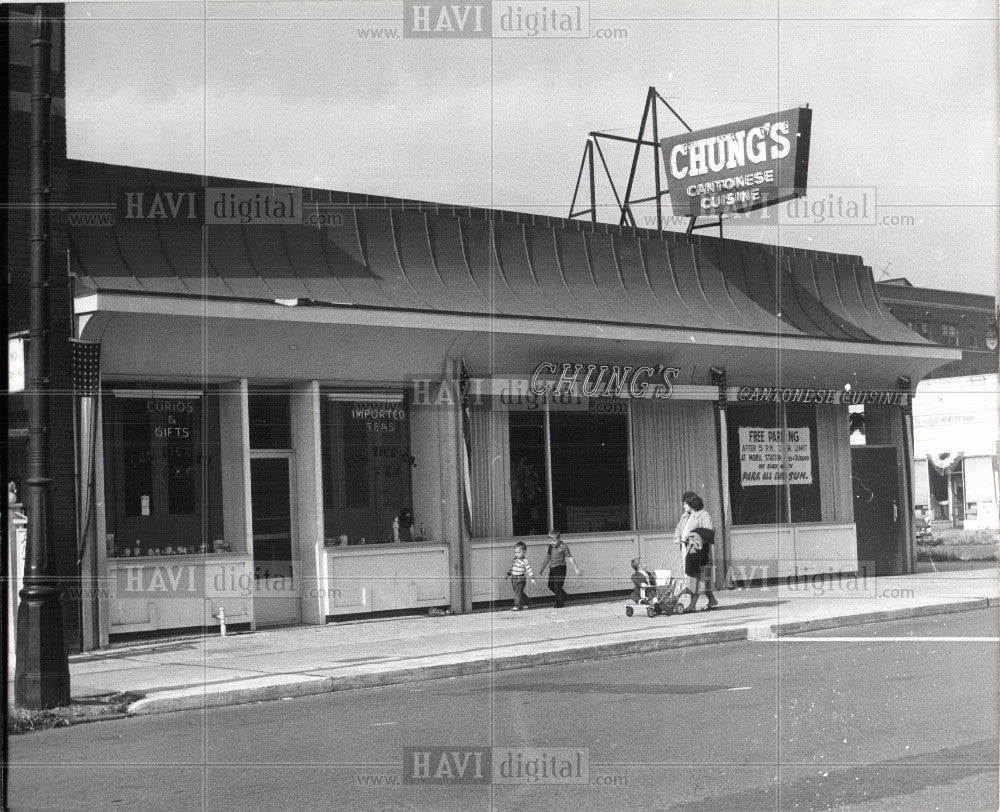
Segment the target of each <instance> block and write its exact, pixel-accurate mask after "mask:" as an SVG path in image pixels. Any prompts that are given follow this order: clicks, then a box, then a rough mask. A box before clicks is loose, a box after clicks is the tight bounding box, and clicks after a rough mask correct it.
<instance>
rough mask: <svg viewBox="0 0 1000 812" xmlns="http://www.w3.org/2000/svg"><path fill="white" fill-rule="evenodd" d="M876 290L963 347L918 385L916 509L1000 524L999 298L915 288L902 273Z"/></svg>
mask: <svg viewBox="0 0 1000 812" xmlns="http://www.w3.org/2000/svg"><path fill="white" fill-rule="evenodd" d="M878 289H879V295H880V296H881V298H882V301H883V302H884V303H885V304H886V306H887V307H888V308H889V309H890V310H891V311H892V312H893V313H894V314H895V316H896V317H897V318H898V319H900V320H902V321H905V322H906V324H907V325H908V326H909V327H910V328H911V329H912V330H914V331H916V332H918V333H920V334H921V335H922V336H925V337H926V338H929V339H930V340H932V341H935V342H936V343H938V344H941V345H943V346H946V347H955V348H958V349H960V350H961V353H962V357H961V359H959V360H958V361H954V362H952V363H950V364H945V365H944V366H942V367H940V368H938V369H936V370H934V372H932V373H931V374H930V375H928V376H927V379H925V380H924V381H923V382H922V383H921V384H920V385H919V386H918V387H917V390H916V394H915V397H914V401H913V427H914V465H913V476H914V492H915V508H916V510H917V511H918V512H920V513H923V514H924V515H927V516H929V517H930V518H932V519H936V520H939V521H948V522H950V523H952V524H953V525H954V526H956V527H964V528H966V529H996V528H998V527H1000V515H998V510H997V503H998V494H1000V472H998V468H997V451H998V431H997V427H998V425H1000V412H998V399H1000V386H998V375H997V366H998V357H997V306H996V300H995V299H993V298H992V297H990V296H984V295H979V294H972V293H959V292H957V291H947V290H932V289H929V288H917V287H914V286H913V285H911V284H910V283H909V281H908V280H906V279H904V278H900V279H892V280H888V281H886V282H884V283H880V284H879V285H878Z"/></svg>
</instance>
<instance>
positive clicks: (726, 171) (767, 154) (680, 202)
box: [660, 107, 812, 217]
mask: <svg viewBox="0 0 1000 812" xmlns="http://www.w3.org/2000/svg"><path fill="white" fill-rule="evenodd" d="M811 124H812V110H810V109H809V108H808V107H795V108H792V109H790V110H783V111H782V112H780V113H774V114H772V115H769V116H758V117H756V118H748V119H745V120H744V121H738V122H736V123H735V124H723V125H720V126H718V127H709V128H708V129H705V130H698V131H696V132H690V133H683V134H682V135H674V136H671V137H669V138H661V139H660V147H661V152H662V154H663V163H664V165H665V167H666V171H667V177H668V186H669V190H670V202H671V204H672V205H673V208H674V213H675V214H679V215H687V216H690V217H698V216H703V215H713V214H723V213H729V212H747V211H752V210H754V209H760V208H763V207H764V206H771V205H773V204H775V203H780V202H781V201H783V200H790V199H792V198H794V197H802V196H803V195H804V194H805V192H806V175H807V173H808V169H809V134H810V128H811Z"/></svg>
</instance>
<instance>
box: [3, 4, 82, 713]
mask: <svg viewBox="0 0 1000 812" xmlns="http://www.w3.org/2000/svg"><path fill="white" fill-rule="evenodd" d="M51 73H52V22H51V20H50V19H49V18H48V17H47V15H46V10H45V7H44V6H43V5H37V6H35V17H34V25H33V33H32V40H31V142H30V145H29V148H28V149H29V159H30V165H29V171H30V180H29V184H30V204H31V266H30V267H31V277H30V283H29V290H30V303H29V308H30V310H29V319H30V321H29V325H28V392H27V396H28V398H27V399H28V470H27V477H26V479H25V501H26V506H25V507H26V512H27V515H28V543H27V551H26V554H25V562H24V586H23V587H22V589H21V591H20V593H19V595H20V599H21V600H20V604H19V605H18V607H17V665H16V668H15V671H14V698H15V701H16V703H17V705H18V706H20V707H22V708H28V709H30V710H41V709H43V708H54V707H57V706H59V705H66V704H68V703H69V698H70V695H69V659H68V657H67V654H66V646H65V644H64V642H63V615H62V602H61V601H60V596H59V587H58V586H57V585H56V583H55V573H54V571H53V568H52V560H51V556H50V552H51V550H50V547H51V538H50V537H51V534H52V502H51V493H52V477H51V476H50V473H49V466H50V459H49V401H48V397H49V391H48V390H49V376H50V372H49V346H48V343H49V332H50V331H49V326H50V321H51V316H50V312H49V205H50V198H51V189H50V179H49V174H50V172H49V151H50V144H49V139H50V131H51V123H50V115H51V107H52V96H51V93H50V84H51Z"/></svg>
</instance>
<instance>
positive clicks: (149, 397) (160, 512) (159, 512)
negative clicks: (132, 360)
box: [101, 381, 229, 559]
mask: <svg viewBox="0 0 1000 812" xmlns="http://www.w3.org/2000/svg"><path fill="white" fill-rule="evenodd" d="M144 400H145V401H146V404H145V406H144V407H143V406H140V404H141V403H142V401H144ZM101 413H102V417H101V424H102V425H101V431H102V434H103V437H104V460H103V472H104V473H103V476H104V491H105V501H106V503H107V505H108V507H107V518H106V527H105V539H106V548H107V554H108V555H109V556H110V557H114V558H121V557H125V558H138V559H142V558H155V557H161V556H168V555H177V554H200V555H204V554H213V553H225V552H228V551H229V549H228V545H227V544H226V542H225V538H224V518H223V513H222V511H223V496H222V481H221V480H222V472H221V468H220V465H221V445H220V443H221V426H220V425H219V419H220V417H219V391H218V388H217V387H216V386H215V385H212V384H208V385H205V386H198V385H196V384H184V383H170V384H164V385H153V386H152V387H151V386H149V385H148V384H142V383H140V384H137V383H133V382H131V381H122V382H114V383H113V384H111V385H110V388H108V389H106V390H105V391H104V393H103V397H102V407H101ZM139 415H141V416H142V417H144V418H145V420H144V421H142V422H138V421H137V420H136V418H137V417H138V416H139Z"/></svg>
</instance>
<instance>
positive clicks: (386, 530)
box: [321, 392, 414, 545]
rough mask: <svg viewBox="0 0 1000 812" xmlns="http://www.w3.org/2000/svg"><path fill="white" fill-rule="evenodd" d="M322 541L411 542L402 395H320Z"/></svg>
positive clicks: (406, 422) (409, 459) (405, 408)
mask: <svg viewBox="0 0 1000 812" xmlns="http://www.w3.org/2000/svg"><path fill="white" fill-rule="evenodd" d="M321 422H322V443H323V510H324V518H325V523H324V526H325V535H326V541H327V543H328V544H331V545H339V544H379V543H389V542H393V541H412V539H413V507H412V490H411V471H412V468H413V463H414V460H413V457H412V456H411V455H410V417H409V406H408V404H407V402H406V401H405V399H404V398H403V396H402V395H401V394H389V393H385V394H382V393H377V394H376V393H372V394H369V393H365V394H349V393H348V394H345V393H334V392H327V393H324V394H323V396H322V409H321Z"/></svg>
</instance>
